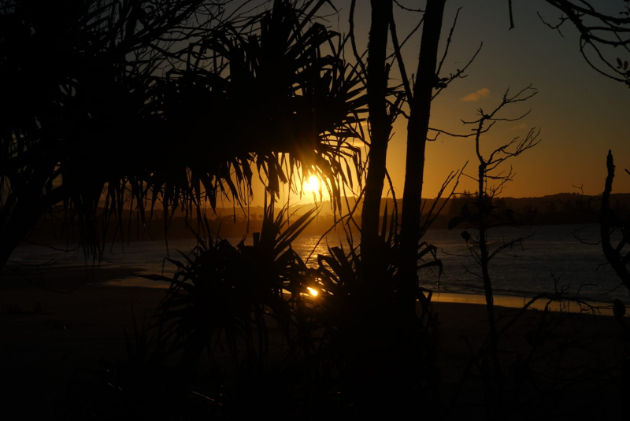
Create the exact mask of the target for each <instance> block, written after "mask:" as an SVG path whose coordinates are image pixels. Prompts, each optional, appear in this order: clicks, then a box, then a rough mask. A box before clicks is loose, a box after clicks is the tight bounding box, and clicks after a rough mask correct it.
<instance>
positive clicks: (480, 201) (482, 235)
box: [477, 141, 503, 406]
mask: <svg viewBox="0 0 630 421" xmlns="http://www.w3.org/2000/svg"><path fill="white" fill-rule="evenodd" d="M477 142H478V141H477ZM477 144H478V143H477ZM477 150H479V149H477ZM486 168H487V164H486V163H485V162H483V161H482V162H481V163H480V164H479V172H478V177H479V179H478V183H479V184H478V196H477V206H478V207H479V253H480V255H481V276H482V277H483V290H484V292H485V296H486V314H487V316H488V329H489V333H490V354H491V357H492V365H493V368H494V375H495V380H496V382H497V383H496V388H497V389H496V392H497V394H496V397H497V399H498V404H499V406H501V404H502V402H503V372H502V370H501V362H500V360H499V344H498V337H497V328H496V321H495V317H494V294H493V292H492V282H491V280H490V272H489V270H488V265H489V263H490V257H489V252H488V238H487V236H486V232H487V230H488V214H489V212H490V209H488V203H486V200H485V197H484V194H485V189H484V183H485V182H486V176H487V175H486Z"/></svg>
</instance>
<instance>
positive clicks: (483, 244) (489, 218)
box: [449, 87, 540, 405]
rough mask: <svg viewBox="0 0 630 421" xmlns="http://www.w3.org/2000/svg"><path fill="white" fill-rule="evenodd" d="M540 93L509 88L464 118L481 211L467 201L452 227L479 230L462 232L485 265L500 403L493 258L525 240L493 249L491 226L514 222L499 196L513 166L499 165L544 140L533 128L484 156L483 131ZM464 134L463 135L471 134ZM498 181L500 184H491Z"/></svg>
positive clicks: (474, 255)
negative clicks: (487, 107)
mask: <svg viewBox="0 0 630 421" xmlns="http://www.w3.org/2000/svg"><path fill="white" fill-rule="evenodd" d="M534 95H536V91H535V90H534V89H533V88H531V87H527V88H525V89H523V90H521V91H519V92H518V93H516V94H515V95H513V96H509V90H508V91H506V93H505V94H504V95H503V99H502V101H501V103H500V104H499V106H497V107H496V108H495V109H494V110H493V111H492V112H490V113H485V112H484V111H483V109H479V116H480V118H479V119H478V120H475V121H470V122H464V124H472V125H474V126H475V127H474V128H473V134H472V135H469V136H473V137H474V139H475V154H476V156H477V160H478V161H479V165H478V167H477V174H476V176H475V177H473V178H474V179H475V181H476V182H477V192H476V195H475V196H476V200H475V206H476V207H477V212H473V209H468V206H467V205H464V207H463V208H462V214H461V215H460V216H459V217H456V218H454V219H453V220H452V221H451V222H450V223H449V228H454V227H455V226H457V225H458V224H459V223H461V222H464V221H465V222H468V223H469V224H471V225H472V226H473V227H474V228H475V229H476V231H477V235H476V238H475V237H473V235H471V234H470V233H468V231H463V232H462V238H463V239H464V241H465V242H466V244H467V245H468V247H469V248H470V252H471V255H472V256H473V258H474V259H475V262H476V263H477V265H478V266H479V268H480V269H481V275H477V276H479V277H480V278H481V280H482V281H483V289H484V292H485V298H486V311H487V315H488V329H489V337H490V355H491V358H492V372H493V373H494V378H495V379H496V381H497V384H496V389H495V390H496V396H497V399H498V402H497V403H498V404H499V405H501V402H502V393H503V392H502V389H503V376H504V373H503V371H502V370H503V369H502V366H501V361H500V358H499V348H498V334H497V329H496V317H495V314H494V295H493V291H492V281H491V276H490V270H489V266H490V262H491V260H492V259H493V258H494V257H495V256H497V255H498V254H499V253H501V252H502V251H505V250H507V249H510V248H512V247H513V246H514V245H516V244H519V243H521V242H522V241H523V239H522V238H519V239H515V240H511V241H508V242H506V243H504V244H502V245H501V246H499V247H497V248H496V249H495V250H493V251H491V250H490V248H489V246H488V237H487V236H488V230H489V229H490V228H492V227H493V226H496V225H501V224H506V223H513V222H514V221H513V220H510V218H509V217H507V218H506V215H500V214H499V213H498V212H497V211H498V209H497V206H496V203H495V202H496V199H495V197H496V196H497V195H498V194H500V193H501V191H502V190H503V187H504V186H505V184H506V183H507V182H509V181H511V180H512V170H511V168H510V170H509V171H508V172H507V173H505V172H503V171H499V172H496V170H497V168H498V167H499V166H500V165H502V164H503V163H504V162H505V161H507V160H508V159H511V158H514V157H516V156H518V155H520V154H521V153H523V152H525V151H527V150H528V149H531V148H533V147H534V146H536V145H537V144H538V143H539V142H540V141H539V140H538V135H539V131H535V130H534V129H531V130H530V131H529V132H528V133H527V136H525V137H524V138H523V139H519V138H518V137H517V138H515V139H513V140H512V141H510V142H509V143H507V144H505V145H502V146H501V147H499V148H497V149H495V150H494V151H493V152H491V153H490V154H489V155H486V156H485V157H484V154H483V153H482V149H481V135H482V134H484V133H487V132H488V131H489V130H490V129H491V128H492V127H493V126H494V124H495V123H496V122H497V121H518V120H520V119H522V118H523V117H525V116H526V115H527V114H528V113H526V114H524V115H522V116H520V117H517V118H512V119H510V118H503V117H499V116H498V115H497V114H498V113H499V112H500V111H501V110H502V109H503V107H505V106H507V105H510V104H514V103H518V102H523V101H526V100H528V99H530V98H531V97H533V96H534ZM469 136H467V135H464V136H463V137H469ZM490 183H496V184H490Z"/></svg>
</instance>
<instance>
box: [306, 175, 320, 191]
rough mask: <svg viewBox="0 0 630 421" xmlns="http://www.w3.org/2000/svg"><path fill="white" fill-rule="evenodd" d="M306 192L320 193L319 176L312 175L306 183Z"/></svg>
mask: <svg viewBox="0 0 630 421" xmlns="http://www.w3.org/2000/svg"><path fill="white" fill-rule="evenodd" d="M304 190H305V191H309V192H318V191H319V178H317V176H314V175H311V176H310V177H309V178H308V180H306V181H304Z"/></svg>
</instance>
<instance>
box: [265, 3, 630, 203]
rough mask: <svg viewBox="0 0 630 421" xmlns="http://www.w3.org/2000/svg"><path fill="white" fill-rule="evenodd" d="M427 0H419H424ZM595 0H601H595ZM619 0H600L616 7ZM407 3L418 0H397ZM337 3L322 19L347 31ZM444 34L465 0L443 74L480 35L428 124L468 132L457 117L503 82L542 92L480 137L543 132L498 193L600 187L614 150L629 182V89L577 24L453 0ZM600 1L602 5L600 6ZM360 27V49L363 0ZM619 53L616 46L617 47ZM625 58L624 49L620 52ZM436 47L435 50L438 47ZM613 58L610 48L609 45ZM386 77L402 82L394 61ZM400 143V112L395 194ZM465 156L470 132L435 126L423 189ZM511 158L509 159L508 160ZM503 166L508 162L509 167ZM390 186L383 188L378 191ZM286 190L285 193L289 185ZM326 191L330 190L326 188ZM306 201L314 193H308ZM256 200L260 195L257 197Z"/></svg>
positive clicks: (495, 95) (413, 50)
mask: <svg viewBox="0 0 630 421" xmlns="http://www.w3.org/2000/svg"><path fill="white" fill-rule="evenodd" d="M420 3H423V2H420ZM600 3H604V2H597V5H598V6H599V5H600ZM617 3H619V5H621V4H622V3H623V2H621V1H618V2H614V1H611V2H606V6H605V7H608V6H610V7H611V8H609V9H606V10H608V11H612V10H615V9H614V7H612V6H615V7H619V6H618V5H617ZM402 4H405V5H407V6H410V7H411V6H412V5H415V4H417V2H415V1H409V0H407V1H403V2H402ZM335 5H337V6H338V8H339V10H340V13H339V15H338V16H333V17H330V18H328V22H327V25H329V26H330V27H331V29H333V30H336V31H339V32H342V33H343V32H347V16H348V10H349V7H348V5H349V1H336V2H335ZM446 7H447V9H446V15H445V20H444V28H443V35H442V39H443V40H445V39H446V35H447V31H448V30H449V29H450V26H451V24H452V21H453V18H454V15H455V12H456V10H457V9H458V8H459V7H462V10H461V12H460V17H459V21H458V26H457V28H456V30H455V34H454V37H453V44H452V45H451V47H450V53H449V56H448V58H447V59H446V61H445V65H444V69H443V71H442V74H441V75H440V76H442V77H444V76H448V74H449V73H450V72H454V71H455V70H456V69H458V68H461V67H462V66H463V65H464V64H465V63H466V62H467V61H468V60H469V58H470V57H471V56H472V54H473V53H474V52H475V50H476V49H477V47H478V46H479V44H480V43H481V42H483V48H482V50H481V53H480V54H479V56H478V57H477V59H476V61H475V62H474V63H473V64H472V65H471V66H470V67H469V69H468V71H467V72H466V74H467V77H466V78H465V79H459V80H456V81H454V82H453V83H452V84H451V85H450V86H449V87H448V88H447V89H446V90H444V91H443V92H442V93H441V94H440V96H438V98H436V100H435V101H434V103H433V111H432V116H431V127H435V128H439V129H443V130H447V131H449V132H457V133H467V132H469V130H470V128H471V126H463V125H462V123H461V120H474V119H476V115H477V114H476V113H477V110H478V109H479V108H482V109H484V110H485V111H492V110H493V109H494V108H495V107H496V105H497V104H498V103H499V101H500V100H501V97H502V95H503V93H504V92H505V90H506V89H508V88H510V90H511V92H516V91H518V90H520V89H522V88H524V87H526V86H528V85H530V84H531V85H532V86H533V87H535V88H537V89H538V95H536V96H535V97H534V98H532V99H531V100H530V101H528V102H526V103H524V104H517V105H516V106H513V107H512V108H506V109H505V110H504V113H503V116H504V117H515V116H518V115H520V114H522V113H523V112H526V111H527V110H530V109H531V113H530V114H529V115H528V116H527V117H526V118H525V119H523V120H521V121H519V122H516V123H514V122H505V123H499V124H498V125H497V126H496V127H495V128H494V129H493V130H492V131H491V132H489V133H488V134H487V135H485V136H484V138H483V142H482V143H483V145H482V148H483V150H484V151H487V152H491V151H492V150H494V148H496V147H498V146H500V145H502V144H504V143H507V142H508V141H510V140H511V139H512V138H514V137H516V136H525V135H526V134H527V132H528V130H529V129H530V128H532V127H536V128H540V129H541V136H540V137H541V139H542V142H541V143H540V144H539V145H538V146H536V147H535V148H534V149H532V150H530V151H527V152H526V153H524V154H523V155H521V156H519V157H517V158H515V159H514V160H512V161H511V162H510V163H509V164H511V165H512V166H513V171H514V172H515V173H516V176H515V177H514V181H513V182H511V183H510V184H509V186H508V187H507V188H506V189H505V190H504V193H503V195H504V196H512V197H528V196H543V195H550V194H555V193H560V192H579V190H578V188H579V187H582V188H583V191H584V193H585V194H598V193H601V191H602V190H603V185H604V178H605V176H606V168H605V159H606V154H607V152H608V150H609V149H612V150H613V153H614V156H615V162H616V165H617V177H616V179H615V185H614V192H630V175H628V174H626V173H625V172H624V171H623V169H624V168H630V141H629V140H630V139H629V138H628V135H627V132H628V125H629V122H630V119H629V118H628V116H629V113H628V112H629V111H630V89H628V88H627V87H626V86H625V85H623V84H620V83H618V82H615V81H612V80H610V79H607V78H605V77H603V76H601V75H599V74H598V73H596V72H595V70H593V69H592V68H590V67H589V66H588V64H587V63H586V62H585V60H584V59H583V58H582V56H581V55H580V52H579V40H578V35H577V31H576V30H574V29H573V28H571V27H569V26H567V27H566V28H564V29H563V31H562V33H563V35H564V37H563V36H561V35H560V34H558V32H555V31H552V30H551V29H549V28H548V27H546V26H545V25H544V24H543V23H542V22H541V20H540V19H539V17H538V16H537V14H536V12H540V14H541V15H542V16H543V17H544V18H545V19H546V20H547V21H550V22H556V21H557V19H558V17H559V16H560V13H559V12H558V11H556V10H555V9H553V8H551V7H549V6H547V5H546V4H545V3H544V1H542V0H530V1H527V2H525V1H518V2H515V3H514V13H515V24H516V27H515V29H512V30H509V18H508V10H507V1H505V0H475V1H470V0H449V1H447V6H446ZM606 10H605V11H606ZM417 18H418V15H416V14H413V13H410V12H405V13H399V14H398V16H397V25H398V30H399V34H401V35H399V38H402V37H403V36H402V34H403V33H405V34H406V32H407V31H408V30H409V29H410V28H411V27H412V25H414V23H415V22H416V21H417ZM355 19H356V23H357V28H356V29H357V34H358V37H359V49H360V50H361V49H362V48H365V46H366V44H367V42H366V40H367V31H368V29H369V8H368V2H367V1H358V5H357V15H356V18H355ZM419 45H420V33H416V34H415V35H414V36H413V38H412V40H411V41H410V42H409V43H408V44H407V46H406V47H405V51H404V54H405V60H406V66H407V69H408V71H409V72H410V73H411V72H412V71H413V70H414V69H415V67H416V65H417V56H418V52H419ZM615 53H617V52H615ZM618 54H620V56H621V58H622V59H626V60H628V59H630V57H623V55H621V54H622V52H621V51H619V53H618ZM440 55H441V53H440ZM611 57H612V58H613V59H614V57H615V56H614V55H611ZM391 76H392V83H393V84H397V83H399V81H400V79H399V75H398V73H397V71H396V69H393V70H392V73H391ZM405 144H406V120H405V119H404V118H402V117H401V118H399V120H398V121H397V122H396V124H395V125H394V134H393V137H392V139H391V141H390V147H389V151H388V160H387V162H388V170H389V171H390V174H391V177H392V180H393V182H394V187H395V189H396V190H397V195H398V196H399V197H400V196H401V195H402V189H403V180H404V162H405ZM467 161H470V162H469V164H468V167H467V172H468V173H471V174H472V171H474V169H475V155H474V143H473V140H472V139H461V138H449V137H447V136H445V135H441V136H440V137H439V138H438V139H437V141H435V142H430V143H429V145H428V148H427V155H426V167H425V183H424V192H423V196H425V197H435V195H436V193H437V191H438V189H439V188H440V186H441V184H442V181H443V180H444V179H445V178H446V176H447V175H448V173H449V172H451V171H456V170H458V169H460V168H462V167H463V165H464V164H465V163H466V162H467ZM509 164H508V166H509ZM506 169H508V168H507V167H506ZM473 188H474V186H473V184H472V182H471V181H465V180H464V179H462V184H461V188H460V189H458V190H460V191H461V190H463V189H469V190H471V189H473ZM386 193H387V191H384V195H385V194H386ZM254 194H255V197H254V201H253V203H254V204H261V203H262V200H263V196H262V189H261V188H259V187H254ZM285 196H286V194H285ZM325 198H326V197H325ZM311 201H312V199H311ZM259 202H260V203H259Z"/></svg>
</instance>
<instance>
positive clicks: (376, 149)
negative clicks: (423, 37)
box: [361, 0, 392, 284]
mask: <svg viewBox="0 0 630 421" xmlns="http://www.w3.org/2000/svg"><path fill="white" fill-rule="evenodd" d="M371 5H372V24H371V27H370V38H369V45H368V66H367V72H368V74H367V95H368V108H369V114H370V128H371V133H370V139H371V145H370V154H369V158H368V172H367V180H366V182H365V198H364V200H363V211H362V214H361V255H362V259H361V260H362V262H363V279H364V280H365V281H366V282H368V283H371V284H375V283H377V282H378V273H379V270H378V267H379V265H378V256H379V252H378V248H379V238H378V225H379V210H380V205H381V195H382V192H383V184H384V180H385V168H386V167H385V165H386V161H387V143H388V141H389V135H390V133H391V130H392V127H391V119H390V118H389V116H388V114H387V102H386V95H387V78H388V74H387V70H386V68H385V64H386V58H387V34H388V28H389V23H390V20H391V13H392V0H371Z"/></svg>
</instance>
